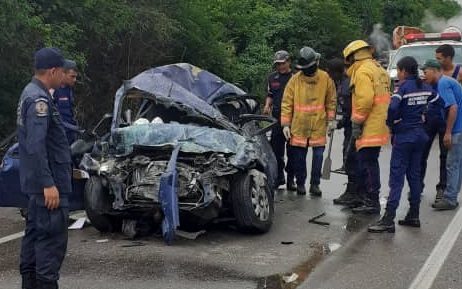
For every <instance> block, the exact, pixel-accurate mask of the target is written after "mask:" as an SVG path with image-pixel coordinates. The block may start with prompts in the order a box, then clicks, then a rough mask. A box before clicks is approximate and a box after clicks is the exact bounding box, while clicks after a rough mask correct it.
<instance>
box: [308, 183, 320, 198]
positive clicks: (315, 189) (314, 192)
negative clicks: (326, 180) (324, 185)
mask: <svg viewBox="0 0 462 289" xmlns="http://www.w3.org/2000/svg"><path fill="white" fill-rule="evenodd" d="M310 195H311V196H313V197H320V196H322V191H321V189H320V188H319V185H311V186H310Z"/></svg>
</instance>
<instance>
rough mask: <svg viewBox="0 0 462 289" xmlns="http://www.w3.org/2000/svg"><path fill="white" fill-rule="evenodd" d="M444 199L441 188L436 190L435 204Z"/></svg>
mask: <svg viewBox="0 0 462 289" xmlns="http://www.w3.org/2000/svg"><path fill="white" fill-rule="evenodd" d="M443 197H444V190H443V189H442V188H436V196H435V203H438V202H439V201H441V200H442V199H443Z"/></svg>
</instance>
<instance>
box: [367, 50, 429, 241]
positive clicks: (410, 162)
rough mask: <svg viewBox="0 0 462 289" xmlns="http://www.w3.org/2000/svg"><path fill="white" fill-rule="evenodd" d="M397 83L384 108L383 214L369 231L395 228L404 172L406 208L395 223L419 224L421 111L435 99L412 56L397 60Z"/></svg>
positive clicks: (425, 136)
mask: <svg viewBox="0 0 462 289" xmlns="http://www.w3.org/2000/svg"><path fill="white" fill-rule="evenodd" d="M397 67H398V77H399V79H400V80H401V81H402V84H401V86H400V87H399V88H398V90H397V91H395V93H394V94H393V96H392V99H391V103H390V106H389V108H388V117H387V125H388V127H389V128H390V130H391V132H392V135H393V137H392V153H391V164H390V180H389V186H390V194H389V196H388V202H387V206H386V210H385V214H384V215H383V217H382V218H381V219H380V221H378V222H377V223H376V224H374V225H372V226H370V227H369V232H372V233H381V232H390V233H394V232H395V222H394V219H395V216H396V209H397V208H398V205H399V200H400V198H401V191H402V189H403V186H404V177H405V176H406V178H407V180H408V183H409V187H410V190H411V192H410V196H409V204H410V208H409V211H408V213H407V215H406V217H405V218H404V220H400V221H399V222H398V223H399V224H400V225H403V226H411V227H420V220H419V207H420V196H421V194H422V189H423V188H422V180H421V166H420V163H421V160H422V154H423V150H424V145H423V144H425V143H426V142H427V141H428V136H427V134H426V133H425V129H424V116H423V115H424V112H425V110H426V107H427V104H428V102H436V101H438V96H437V94H436V93H435V92H434V90H433V89H432V87H431V86H429V85H427V84H425V83H423V82H422V80H421V79H420V78H419V72H418V64H417V61H416V60H415V59H414V58H413V57H404V58H402V59H401V60H400V61H399V62H398V64H397Z"/></svg>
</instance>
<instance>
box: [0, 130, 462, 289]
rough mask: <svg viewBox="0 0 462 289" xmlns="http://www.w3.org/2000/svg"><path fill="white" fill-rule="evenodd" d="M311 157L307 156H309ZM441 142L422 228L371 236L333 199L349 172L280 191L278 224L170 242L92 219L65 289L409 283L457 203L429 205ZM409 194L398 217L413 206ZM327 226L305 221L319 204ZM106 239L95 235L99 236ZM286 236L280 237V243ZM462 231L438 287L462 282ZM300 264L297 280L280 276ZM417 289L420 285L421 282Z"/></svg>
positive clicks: (3, 228) (13, 258)
mask: <svg viewBox="0 0 462 289" xmlns="http://www.w3.org/2000/svg"><path fill="white" fill-rule="evenodd" d="M340 135H341V133H340V132H337V133H336V136H335V137H336V140H335V144H334V149H333V163H334V165H333V166H334V167H339V166H340V164H341V160H342V157H341V147H340V145H341V136H340ZM389 160H390V150H389V148H388V147H386V148H384V150H383V152H382V154H381V159H380V162H381V169H382V171H381V177H382V186H383V189H382V195H383V197H386V195H387V193H388V190H387V183H388V171H389ZM307 162H308V163H309V164H310V163H311V158H308V160H307ZM437 167H438V158H437V151H436V148H435V150H434V152H433V153H432V154H431V160H430V162H429V173H428V176H427V179H426V184H427V186H426V191H427V192H426V193H425V196H424V200H423V202H422V217H421V219H422V222H423V227H422V229H420V230H419V229H409V228H400V227H397V231H396V234H394V235H393V234H384V235H371V234H368V233H367V232H366V231H365V230H366V226H367V224H369V223H370V222H373V221H374V220H375V218H367V217H360V216H354V215H351V213H350V211H349V210H347V209H344V208H342V207H337V206H333V205H332V199H333V198H335V197H336V196H337V195H338V194H339V193H341V192H342V191H343V190H344V188H345V183H346V177H345V176H341V175H334V174H333V175H332V178H331V180H330V181H323V183H322V185H321V188H322V189H323V191H324V195H323V197H322V198H321V199H311V198H310V196H306V197H305V196H297V195H296V194H295V193H291V192H286V191H285V190H280V191H278V192H277V195H276V216H275V223H274V226H273V228H272V230H271V231H270V232H269V233H267V234H264V235H244V234H241V233H238V232H236V231H235V229H234V228H233V226H232V225H221V226H215V227H214V228H210V229H208V230H207V232H206V233H205V234H203V235H201V236H199V237H198V238H197V239H196V240H186V239H179V240H177V241H176V242H175V243H174V244H173V245H172V246H166V245H165V244H164V242H163V241H162V240H161V239H160V238H157V237H155V236H153V237H149V238H143V239H139V240H136V241H135V242H134V241H132V240H128V239H126V238H125V237H124V236H123V235H119V234H110V235H107V234H100V233H99V232H97V231H96V230H95V229H94V228H92V227H91V226H89V227H85V228H84V229H83V230H77V231H71V232H70V238H69V250H68V253H67V256H66V259H65V262H64V264H63V268H62V272H61V282H60V285H61V288H69V289H70V288H72V289H74V288H75V289H79V288H85V289H88V288H98V289H106V288H107V289H109V288H110V289H119V288H130V289H138V288H252V289H254V288H269V289H278V288H295V287H297V286H298V287H299V288H316V289H321V288H326V289H336V288H339V289H340V288H341V289H347V288H355V289H362V288H364V289H366V288H367V289H374V288H380V289H389V288H396V289H398V288H405V289H407V288H409V286H410V284H411V282H412V281H413V280H414V278H415V277H416V275H417V273H418V272H419V271H420V270H421V268H422V266H423V265H424V263H425V261H426V259H427V258H428V256H429V255H430V253H431V252H432V250H433V248H434V247H435V245H436V243H437V242H438V240H439V239H440V237H441V236H442V234H443V232H444V231H445V229H446V227H447V225H448V224H449V223H450V221H451V219H452V217H453V216H454V214H455V212H434V211H432V209H431V208H430V207H429V206H430V203H431V201H432V200H433V197H434V196H433V192H432V191H433V190H434V187H435V184H436V178H437V172H438V169H437ZM405 199H406V196H405V195H404V196H403V200H402V206H401V208H400V211H399V213H398V216H404V214H405V212H406V210H407V206H406V205H407V204H406V200H405ZM323 212H325V213H326V215H325V216H324V217H322V218H321V219H320V220H321V221H325V222H329V223H330V225H329V226H321V225H317V224H311V223H308V220H309V219H310V218H312V217H314V216H317V215H319V214H320V213H323ZM0 224H1V225H0V240H1V238H3V237H5V236H9V235H11V234H13V233H17V232H20V231H22V230H23V227H24V223H23V221H22V219H21V217H20V216H19V214H18V213H17V210H16V209H11V208H0ZM101 240H103V241H104V242H102V243H99V242H97V241H101ZM283 243H284V244H283ZM19 247H20V239H15V240H12V241H9V242H6V243H2V244H0V260H1V261H0V289H3V288H5V289H12V288H20V278H19V273H18V269H17V268H18V261H19ZM461 249H462V240H461V238H458V239H457V241H456V243H455V246H454V248H452V250H451V253H450V255H449V257H448V258H447V260H446V261H445V262H444V265H443V267H442V269H441V271H440V272H439V274H437V276H436V280H435V282H434V284H433V287H431V288H432V289H437V288H438V289H439V288H441V289H442V288H445V289H447V288H462V274H461V270H462V269H461V268H462V267H461V266H460V265H461V264H460V263H461V262H462V258H461V257H462V256H461V255H462V250H461ZM292 273H296V274H297V275H298V278H297V280H296V281H295V282H293V283H289V284H286V283H284V281H282V277H284V276H285V275H287V276H289V275H290V274H292ZM419 289H420V288H419Z"/></svg>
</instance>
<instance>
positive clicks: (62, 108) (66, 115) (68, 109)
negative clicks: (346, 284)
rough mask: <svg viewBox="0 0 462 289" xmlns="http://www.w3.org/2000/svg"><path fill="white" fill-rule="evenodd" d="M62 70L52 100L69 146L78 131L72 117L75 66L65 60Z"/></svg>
mask: <svg viewBox="0 0 462 289" xmlns="http://www.w3.org/2000/svg"><path fill="white" fill-rule="evenodd" d="M63 68H64V77H63V83H62V85H61V86H60V87H59V88H58V89H56V90H55V91H54V93H53V100H54V103H55V105H56V107H57V109H58V111H59V113H60V115H61V118H62V120H63V124H64V127H65V129H66V136H67V140H68V142H69V145H71V144H72V143H73V142H74V141H75V140H76V133H77V131H78V130H79V128H78V126H77V121H76V120H75V116H74V86H75V82H76V81H77V75H78V72H77V64H76V63H75V61H73V60H69V59H66V60H65V61H64V65H63Z"/></svg>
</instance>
